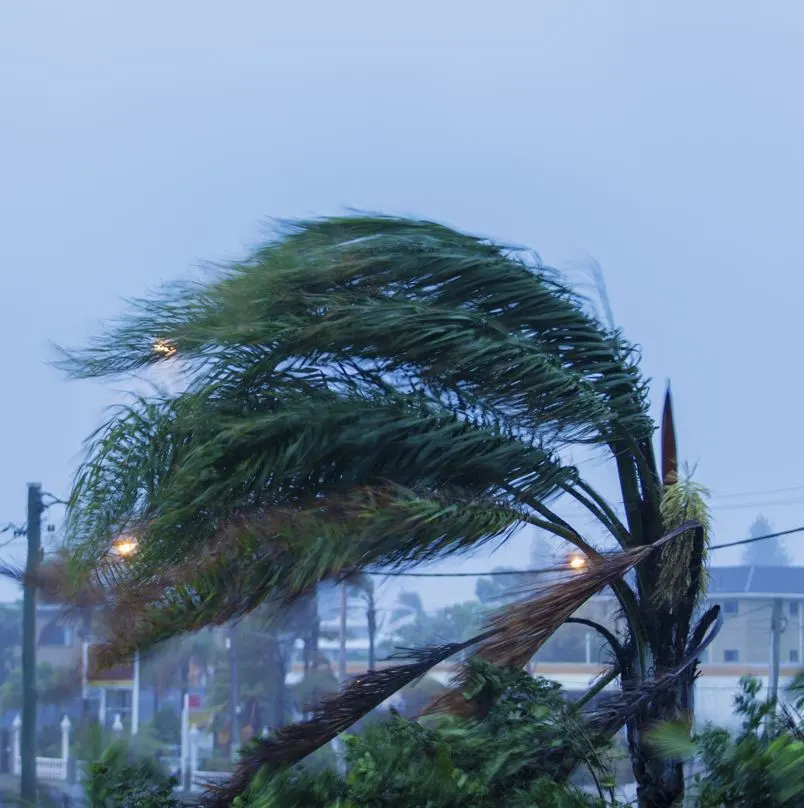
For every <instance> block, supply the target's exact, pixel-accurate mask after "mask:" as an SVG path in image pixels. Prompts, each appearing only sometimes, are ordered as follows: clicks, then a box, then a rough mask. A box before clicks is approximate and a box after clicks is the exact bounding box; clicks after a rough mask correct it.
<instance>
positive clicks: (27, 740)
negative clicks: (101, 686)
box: [20, 483, 44, 805]
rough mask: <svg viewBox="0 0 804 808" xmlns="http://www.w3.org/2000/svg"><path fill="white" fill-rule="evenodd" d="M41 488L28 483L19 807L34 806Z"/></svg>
mask: <svg viewBox="0 0 804 808" xmlns="http://www.w3.org/2000/svg"><path fill="white" fill-rule="evenodd" d="M43 510H44V508H43V506H42V486H41V485H39V483H28V521H27V526H26V535H27V537H28V559H27V563H26V565H25V583H24V587H23V596H22V737H21V739H20V758H21V764H22V778H21V785H20V797H21V798H22V803H23V805H36V575H37V572H38V570H39V562H40V560H41V557H42V511H43Z"/></svg>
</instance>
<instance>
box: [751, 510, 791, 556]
mask: <svg viewBox="0 0 804 808" xmlns="http://www.w3.org/2000/svg"><path fill="white" fill-rule="evenodd" d="M773 532H774V530H773V524H772V523H771V522H769V521H768V519H766V518H765V517H764V516H763V515H762V514H759V516H757V518H756V519H755V520H754V523H753V524H752V525H751V527H750V528H749V530H748V535H749V537H750V538H752V539H755V538H757V537H758V536H767V535H768V534H769V533H773ZM743 564H755V565H756V566H758V567H775V566H778V567H787V566H789V565H790V555H789V553H788V552H787V548H786V547H785V544H784V539H781V538H775V539H765V540H764V541H755V542H754V543H753V544H747V545H746V546H745V550H744V551H743Z"/></svg>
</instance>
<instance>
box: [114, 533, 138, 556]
mask: <svg viewBox="0 0 804 808" xmlns="http://www.w3.org/2000/svg"><path fill="white" fill-rule="evenodd" d="M112 547H113V549H114V551H115V552H116V553H117V554H118V555H121V556H123V558H131V556H133V555H134V553H136V552H137V540H136V539H135V538H134V537H133V536H121V537H120V538H119V539H118V540H117V541H116V542H115V543H114V544H113V545H112Z"/></svg>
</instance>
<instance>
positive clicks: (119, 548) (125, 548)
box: [113, 536, 140, 735]
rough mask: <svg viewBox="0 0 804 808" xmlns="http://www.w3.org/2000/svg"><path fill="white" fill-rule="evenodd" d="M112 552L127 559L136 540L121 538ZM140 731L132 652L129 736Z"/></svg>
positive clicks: (136, 662)
mask: <svg viewBox="0 0 804 808" xmlns="http://www.w3.org/2000/svg"><path fill="white" fill-rule="evenodd" d="M113 549H114V552H115V553H116V554H117V555H119V556H121V557H122V558H124V559H129V558H132V557H133V556H134V554H135V553H136V552H137V540H136V539H135V538H134V537H133V536H121V537H120V538H119V539H118V540H117V541H116V542H115V543H114V545H113ZM139 731H140V652H139V650H137V651H135V652H134V681H133V682H132V690H131V734H132V735H136V734H137V733H138V732H139Z"/></svg>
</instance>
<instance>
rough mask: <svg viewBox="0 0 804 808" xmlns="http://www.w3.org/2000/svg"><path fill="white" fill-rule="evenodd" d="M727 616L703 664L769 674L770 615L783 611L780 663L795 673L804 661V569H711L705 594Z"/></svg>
mask: <svg viewBox="0 0 804 808" xmlns="http://www.w3.org/2000/svg"><path fill="white" fill-rule="evenodd" d="M707 597H708V600H709V602H710V603H718V604H720V607H721V609H722V613H723V628H722V629H721V630H720V633H719V634H718V635H717V637H715V639H714V641H713V642H712V644H711V645H710V646H709V648H708V649H707V651H706V653H705V655H704V658H703V659H702V660H701V662H702V664H703V665H704V666H706V667H710V666H711V667H713V668H714V667H725V666H730V667H735V666H736V667H739V668H741V669H744V672H745V673H757V674H759V673H760V672H765V671H767V667H768V665H769V662H770V653H771V651H770V648H771V615H772V613H773V606H774V603H775V602H776V601H779V605H780V607H781V609H780V611H781V615H782V621H781V634H780V665H781V671H782V675H785V674H786V675H791V676H792V675H794V674H795V673H796V672H797V670H798V669H799V668H800V667H801V662H802V659H804V622H802V618H803V617H804V567H793V566H784V567H778V566H767V567H762V566H756V565H750V566H749V565H743V566H736V567H712V568H710V570H709V588H708V594H707Z"/></svg>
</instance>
